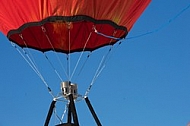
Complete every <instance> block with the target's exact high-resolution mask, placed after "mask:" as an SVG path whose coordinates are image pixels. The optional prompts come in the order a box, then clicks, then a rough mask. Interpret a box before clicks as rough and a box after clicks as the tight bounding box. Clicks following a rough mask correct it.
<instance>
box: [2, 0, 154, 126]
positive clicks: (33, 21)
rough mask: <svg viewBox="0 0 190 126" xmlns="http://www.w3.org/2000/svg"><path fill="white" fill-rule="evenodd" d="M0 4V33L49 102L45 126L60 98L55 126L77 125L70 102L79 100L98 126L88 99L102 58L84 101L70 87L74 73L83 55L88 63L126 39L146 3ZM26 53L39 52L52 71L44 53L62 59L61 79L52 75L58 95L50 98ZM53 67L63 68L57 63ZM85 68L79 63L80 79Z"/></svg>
mask: <svg viewBox="0 0 190 126" xmlns="http://www.w3.org/2000/svg"><path fill="white" fill-rule="evenodd" d="M0 3H1V4H0V31H1V32H2V33H3V34H4V35H5V36H7V38H8V39H9V40H10V42H11V44H12V45H13V46H14V47H15V48H16V49H17V50H18V51H19V53H20V54H21V56H22V57H23V58H24V59H25V60H26V62H27V63H28V64H29V65H30V67H31V68H32V69H33V70H34V71H35V72H36V74H37V75H38V76H39V77H40V79H41V80H42V81H43V82H44V84H45V86H46V87H47V88H48V91H49V93H50V94H51V95H52V96H53V101H52V103H51V105H50V109H49V112H48V115H47V118H46V122H45V126H47V125H48V124H49V121H50V118H51V115H52V112H53V110H54V107H55V104H56V102H57V101H59V99H61V98H63V99H64V100H65V101H67V102H68V119H67V122H66V123H63V122H61V123H60V124H59V126H63V125H65V126H67V125H68V126H71V125H76V126H78V125H79V121H78V118H77V113H76V108H75V101H77V100H78V99H85V101H86V103H87V105H88V107H89V109H90V112H91V113H92V115H93V117H94V119H95V121H96V123H97V125H98V126H101V123H100V121H99V119H98V117H97V115H96V113H95V111H94V109H93V107H92V105H91V103H90V101H89V99H88V93H89V91H90V89H91V87H92V84H93V83H94V81H95V80H96V78H97V77H98V76H99V74H100V73H101V71H102V69H103V68H104V67H103V66H104V63H105V59H106V58H105V57H104V58H103V59H102V60H101V63H100V65H98V69H97V71H96V73H95V76H94V78H93V79H92V83H90V86H89V88H88V89H87V91H86V93H85V95H84V96H83V95H79V93H78V85H77V84H76V83H77V82H73V76H74V73H75V71H76V69H77V68H78V66H79V65H78V64H79V61H80V59H81V57H82V55H83V54H84V53H86V52H88V55H87V59H88V57H90V54H91V53H92V52H94V51H96V50H97V51H98V50H99V49H100V48H101V49H103V48H106V47H112V46H113V45H115V44H116V43H119V42H120V41H121V40H123V39H125V38H126V36H127V34H128V32H129V31H130V30H131V28H132V26H133V25H134V23H135V22H136V20H137V19H138V18H139V17H140V15H141V14H142V12H143V11H144V10H145V8H146V7H147V6H148V4H149V3H150V0H27V1H24V0H14V1H12V0H0ZM18 48H20V49H18ZM20 50H24V51H23V52H21V51H20ZM27 50H37V51H38V52H42V53H43V54H44V56H45V57H46V58H47V60H48V62H49V64H50V65H51V66H52V68H53V69H54V65H53V63H52V61H50V60H49V58H48V56H47V55H46V53H48V52H53V53H58V54H56V57H59V55H64V56H65V57H66V67H65V68H66V69H64V70H63V71H64V72H65V76H64V77H62V75H60V74H59V73H58V71H57V70H55V73H56V74H57V75H58V77H59V78H60V80H61V82H60V83H61V92H60V93H59V95H57V96H55V95H53V93H52V90H51V88H50V87H49V85H48V84H47V82H46V81H45V79H44V78H43V76H42V75H41V73H40V71H39V70H38V68H37V67H36V64H35V62H34V61H33V58H31V57H30V54H29V53H30V52H29V53H28V51H27ZM109 50H110V49H109ZM76 53H77V54H78V53H80V55H79V58H78V59H79V60H76V63H75V64H76V65H75V67H74V68H73V72H71V64H70V60H71V56H72V55H73V54H76ZM106 56H107V55H106ZM39 60H40V59H39ZM58 61H59V62H62V61H61V60H60V58H58ZM56 62H57V61H56ZM86 62H87V61H86V60H84V63H83V65H81V68H80V70H79V73H80V72H81V71H82V69H83V67H84V66H85V64H86ZM91 66H92V67H93V64H92V65H91ZM89 71H90V70H89ZM62 78H64V79H62ZM62 80H65V81H62ZM72 119H73V121H72Z"/></svg>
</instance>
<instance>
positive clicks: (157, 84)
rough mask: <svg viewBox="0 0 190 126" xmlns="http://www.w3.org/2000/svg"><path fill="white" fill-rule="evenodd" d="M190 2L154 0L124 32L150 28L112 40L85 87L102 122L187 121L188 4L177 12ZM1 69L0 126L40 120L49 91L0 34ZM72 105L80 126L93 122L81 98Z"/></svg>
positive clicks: (134, 125)
mask: <svg viewBox="0 0 190 126" xmlns="http://www.w3.org/2000/svg"><path fill="white" fill-rule="evenodd" d="M189 4H190V3H189V1H188V0H176V1H173V0H167V1H164V0H157V1H152V2H151V4H150V5H149V6H148V8H147V9H146V11H145V12H144V13H143V14H142V16H141V17H140V18H139V20H138V21H137V22H136V24H135V25H134V27H133V29H132V30H131V32H130V33H129V35H128V37H127V38H131V37H134V36H138V35H141V34H144V33H149V32H150V31H153V32H152V33H151V34H147V35H145V36H141V37H135V38H133V39H126V40H124V41H123V42H122V44H121V45H120V46H119V47H117V45H116V48H114V51H113V54H111V58H110V59H109V62H108V63H107V64H106V67H105V69H104V70H103V72H102V73H101V75H100V77H99V78H98V79H97V80H96V83H95V84H94V85H93V87H92V89H91V92H90V93H89V99H90V101H91V102H92V105H93V106H94V108H95V111H96V113H97V114H98V117H99V118H100V120H101V122H102V124H103V126H108V125H109V126H115V125H123V126H138V125H140V126H186V125H187V124H188V122H190V107H189V106H190V93H189V92H190V42H189V41H190V35H189V33H190V17H189V14H190V8H189V9H187V10H185V11H183V13H181V14H180V15H178V14H179V12H182V10H183V9H184V8H186V7H187V6H188V5H189ZM102 51H104V49H100V50H98V51H97V52H94V53H93V57H92V58H91V59H92V60H90V61H89V66H88V65H87V68H86V70H87V71H86V72H84V74H83V76H82V77H81V78H80V79H79V83H78V85H79V93H81V94H83V93H84V92H85V90H86V88H87V85H88V84H89V82H88V83H87V84H81V83H83V82H87V81H90V79H89V78H92V77H91V76H90V75H89V73H88V72H89V71H90V70H91V68H92V66H93V67H94V64H97V59H96V58H98V57H99V55H100V54H101V53H102ZM34 56H35V57H37V61H36V62H37V63H38V64H39V66H40V69H42V73H43V74H44V76H46V78H47V81H48V82H49V83H50V87H51V88H52V89H53V91H55V92H56V91H58V90H59V88H60V87H59V85H60V82H59V81H58V79H57V78H56V77H54V73H53V72H52V70H51V69H50V68H49V66H46V65H45V64H46V62H47V61H46V60H44V59H41V57H44V56H42V54H41V53H39V54H38V52H35V51H34ZM38 59H40V60H38ZM0 70H1V72H0V100H1V101H0V106H1V107H0V118H1V119H0V126H10V125H16V126H25V125H28V126H41V125H43V123H44V120H45V117H46V114H47V111H48V108H49V104H50V102H51V100H52V97H51V96H50V95H49V93H48V91H47V89H46V87H45V86H44V84H43V83H42V81H41V80H40V79H39V77H38V76H37V75H36V74H35V72H34V71H33V70H32V69H31V68H30V67H29V66H28V64H27V63H26V62H25V61H24V60H23V58H22V57H21V56H20V55H19V53H18V52H17V51H16V50H15V48H13V47H12V46H11V44H10V43H9V42H8V40H7V39H6V37H4V36H3V35H2V34H0ZM52 73H53V74H52ZM56 93H57V92H56ZM61 105H62V106H63V108H64V104H61ZM76 106H77V111H78V114H79V121H80V124H81V126H95V122H94V120H93V118H92V117H91V115H90V112H89V111H88V109H87V107H86V105H85V102H84V101H81V102H77V103H76ZM59 107H60V106H59ZM51 123H52V124H54V118H53V121H52V122H51Z"/></svg>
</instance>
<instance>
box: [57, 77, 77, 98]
mask: <svg viewBox="0 0 190 126" xmlns="http://www.w3.org/2000/svg"><path fill="white" fill-rule="evenodd" d="M61 91H62V94H63V96H64V98H65V99H67V100H69V95H70V94H72V95H73V99H74V100H76V99H77V97H78V86H77V84H74V83H71V82H70V81H65V82H61Z"/></svg>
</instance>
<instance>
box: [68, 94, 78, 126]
mask: <svg viewBox="0 0 190 126" xmlns="http://www.w3.org/2000/svg"><path fill="white" fill-rule="evenodd" d="M69 100H70V103H69V107H70V109H71V110H70V111H71V113H72V116H73V122H74V124H75V125H76V126H79V122H78V117H77V112H76V108H75V103H74V100H73V95H72V94H70V95H69Z"/></svg>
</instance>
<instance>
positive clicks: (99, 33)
mask: <svg viewBox="0 0 190 126" xmlns="http://www.w3.org/2000/svg"><path fill="white" fill-rule="evenodd" d="M0 3H1V4H0V30H1V31H2V32H3V33H4V34H5V35H6V36H7V37H8V39H9V40H10V41H12V42H14V43H16V44H17V45H19V46H21V47H27V48H33V49H37V50H39V51H42V52H44V51H48V50H52V51H58V52H63V53H72V52H76V51H93V50H95V49H97V48H99V47H102V46H105V45H112V44H114V43H116V42H117V41H118V40H119V39H122V38H124V37H125V36H126V35H127V33H128V32H129V31H130V29H131V27H132V26H133V24H134V23H135V21H136V20H137V19H138V18H139V16H140V15H141V13H142V12H143V11H144V9H145V8H146V7H147V5H148V4H149V3H150V0H14V1H13V0H0Z"/></svg>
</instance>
